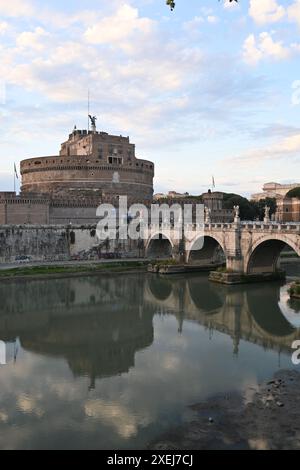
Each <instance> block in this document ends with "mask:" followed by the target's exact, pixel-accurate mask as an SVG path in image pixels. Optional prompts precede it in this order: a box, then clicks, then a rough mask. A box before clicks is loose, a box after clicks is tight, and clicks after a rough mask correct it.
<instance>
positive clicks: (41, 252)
mask: <svg viewBox="0 0 300 470" xmlns="http://www.w3.org/2000/svg"><path fill="white" fill-rule="evenodd" d="M109 253H118V254H119V255H120V257H122V258H125V257H126V258H137V257H141V256H143V254H144V252H143V249H142V248H141V247H140V246H139V244H138V242H137V241H133V240H125V241H120V242H118V241H116V240H111V241H108V242H100V241H99V239H98V238H97V234H96V225H82V226H78V225H77V226H70V225H65V226H63V225H2V226H0V263H10V262H14V261H15V260H16V257H19V256H30V258H31V260H32V261H64V260H72V259H74V260H89V259H91V260H98V259H101V258H106V256H107V254H109Z"/></svg>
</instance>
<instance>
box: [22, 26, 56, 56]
mask: <svg viewBox="0 0 300 470" xmlns="http://www.w3.org/2000/svg"><path fill="white" fill-rule="evenodd" d="M48 36H49V33H47V31H45V30H44V29H43V28H41V27H39V26H38V27H37V28H35V30H34V31H24V32H23V33H21V34H20V35H19V36H18V37H17V39H16V44H17V46H18V47H20V48H23V49H34V50H36V51H41V50H42V49H44V47H45V44H44V43H43V39H44V38H46V37H48Z"/></svg>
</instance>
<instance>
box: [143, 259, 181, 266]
mask: <svg viewBox="0 0 300 470" xmlns="http://www.w3.org/2000/svg"><path fill="white" fill-rule="evenodd" d="M148 264H152V265H153V266H175V265H177V264H179V263H178V261H176V260H175V259H173V258H171V259H161V260H154V261H151V262H150V263H148Z"/></svg>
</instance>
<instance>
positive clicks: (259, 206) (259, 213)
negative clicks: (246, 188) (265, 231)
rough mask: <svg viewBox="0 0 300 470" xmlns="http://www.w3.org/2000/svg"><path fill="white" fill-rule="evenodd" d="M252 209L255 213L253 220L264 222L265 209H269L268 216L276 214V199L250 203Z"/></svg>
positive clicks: (268, 198) (271, 198)
mask: <svg viewBox="0 0 300 470" xmlns="http://www.w3.org/2000/svg"><path fill="white" fill-rule="evenodd" d="M250 204H252V206H253V209H254V211H255V218H256V219H259V220H264V217H265V207H266V206H268V207H270V216H272V215H273V214H275V212H276V207H277V204H276V198H274V197H266V198H265V199H260V201H251V202H250Z"/></svg>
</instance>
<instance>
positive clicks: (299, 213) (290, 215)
mask: <svg viewBox="0 0 300 470" xmlns="http://www.w3.org/2000/svg"><path fill="white" fill-rule="evenodd" d="M275 220H276V221H277V222H281V223H287V222H300V199H298V198H297V197H292V198H289V197H283V198H281V199H277V210H276V214H275Z"/></svg>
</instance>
